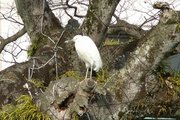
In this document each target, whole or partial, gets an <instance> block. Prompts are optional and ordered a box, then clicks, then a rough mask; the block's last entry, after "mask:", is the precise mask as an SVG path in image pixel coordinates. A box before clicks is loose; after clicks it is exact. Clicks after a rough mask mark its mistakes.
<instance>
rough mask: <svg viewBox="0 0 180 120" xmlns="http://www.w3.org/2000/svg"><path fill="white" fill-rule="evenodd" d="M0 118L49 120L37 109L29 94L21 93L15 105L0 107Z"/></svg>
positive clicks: (9, 119) (7, 119) (8, 119)
mask: <svg viewBox="0 0 180 120" xmlns="http://www.w3.org/2000/svg"><path fill="white" fill-rule="evenodd" d="M0 120H50V117H49V116H48V115H46V114H44V113H42V112H40V111H39V109H38V108H37V107H36V105H35V104H33V101H32V99H31V97H30V96H28V95H21V96H20V97H19V98H17V100H16V103H15V105H12V104H8V105H5V106H3V107H2V109H1V110H0Z"/></svg>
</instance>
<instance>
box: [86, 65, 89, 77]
mask: <svg viewBox="0 0 180 120" xmlns="http://www.w3.org/2000/svg"><path fill="white" fill-rule="evenodd" d="M88 71H89V68H88V67H87V70H86V76H85V79H86V78H87V76H88Z"/></svg>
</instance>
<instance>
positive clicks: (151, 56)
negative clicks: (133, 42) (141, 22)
mask: <svg viewBox="0 0 180 120" xmlns="http://www.w3.org/2000/svg"><path fill="white" fill-rule="evenodd" d="M166 12H168V16H164V15H162V17H161V20H160V22H159V24H158V25H157V26H156V27H154V28H153V29H152V30H151V31H150V33H149V35H147V36H146V38H145V39H144V42H142V43H141V44H140V45H138V47H137V49H136V50H135V51H134V52H133V53H131V58H130V59H129V60H128V62H127V63H126V65H125V66H124V67H123V68H122V69H121V70H120V71H119V72H116V73H115V76H116V75H117V77H114V78H115V79H113V81H117V82H116V83H117V89H116V96H121V100H120V101H121V102H122V104H124V106H123V107H119V113H121V112H123V113H125V114H124V115H122V116H123V117H122V118H125V119H127V117H128V114H129V113H128V112H129V110H127V111H128V112H127V111H126V110H125V108H126V109H127V108H128V107H129V104H130V103H132V101H133V100H136V99H140V98H141V97H142V96H141V92H142V91H144V92H147V93H148V92H150V91H151V90H152V89H148V88H149V86H151V85H150V84H148V83H150V80H152V78H149V76H150V75H151V74H152V72H153V71H154V70H156V68H157V66H158V64H159V63H160V61H161V60H162V59H163V58H164V57H165V55H166V54H167V53H168V52H170V51H171V50H172V49H173V48H174V47H175V46H177V45H178V43H180V32H179V30H177V29H179V28H178V26H179V23H178V22H179V21H180V19H179V18H180V16H179V15H180V13H179V12H175V11H173V10H168V11H166ZM163 14H165V15H167V13H163ZM145 78H146V82H145V81H144V80H145ZM147 81H149V82H147ZM151 82H152V81H151ZM154 85H155V84H154ZM151 88H152V86H151Z"/></svg>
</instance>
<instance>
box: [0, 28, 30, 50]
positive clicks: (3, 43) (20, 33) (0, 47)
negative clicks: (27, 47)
mask: <svg viewBox="0 0 180 120" xmlns="http://www.w3.org/2000/svg"><path fill="white" fill-rule="evenodd" d="M25 33H26V29H25V27H23V28H22V29H21V30H20V31H18V32H17V33H16V34H14V35H13V36H11V37H8V38H6V39H0V42H1V43H0V52H2V50H3V49H4V47H5V46H6V45H7V44H9V43H11V42H13V41H16V40H17V39H18V38H19V37H21V36H23V35H24V34H25Z"/></svg>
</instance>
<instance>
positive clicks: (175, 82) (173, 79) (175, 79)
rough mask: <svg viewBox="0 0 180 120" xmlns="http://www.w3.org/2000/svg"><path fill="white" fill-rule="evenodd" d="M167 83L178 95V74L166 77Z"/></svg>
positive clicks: (179, 77) (179, 90) (179, 84)
mask: <svg viewBox="0 0 180 120" xmlns="http://www.w3.org/2000/svg"><path fill="white" fill-rule="evenodd" d="M168 81H169V82H171V83H172V85H173V89H174V90H175V91H176V92H178V93H180V73H177V74H175V75H174V76H171V77H168Z"/></svg>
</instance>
